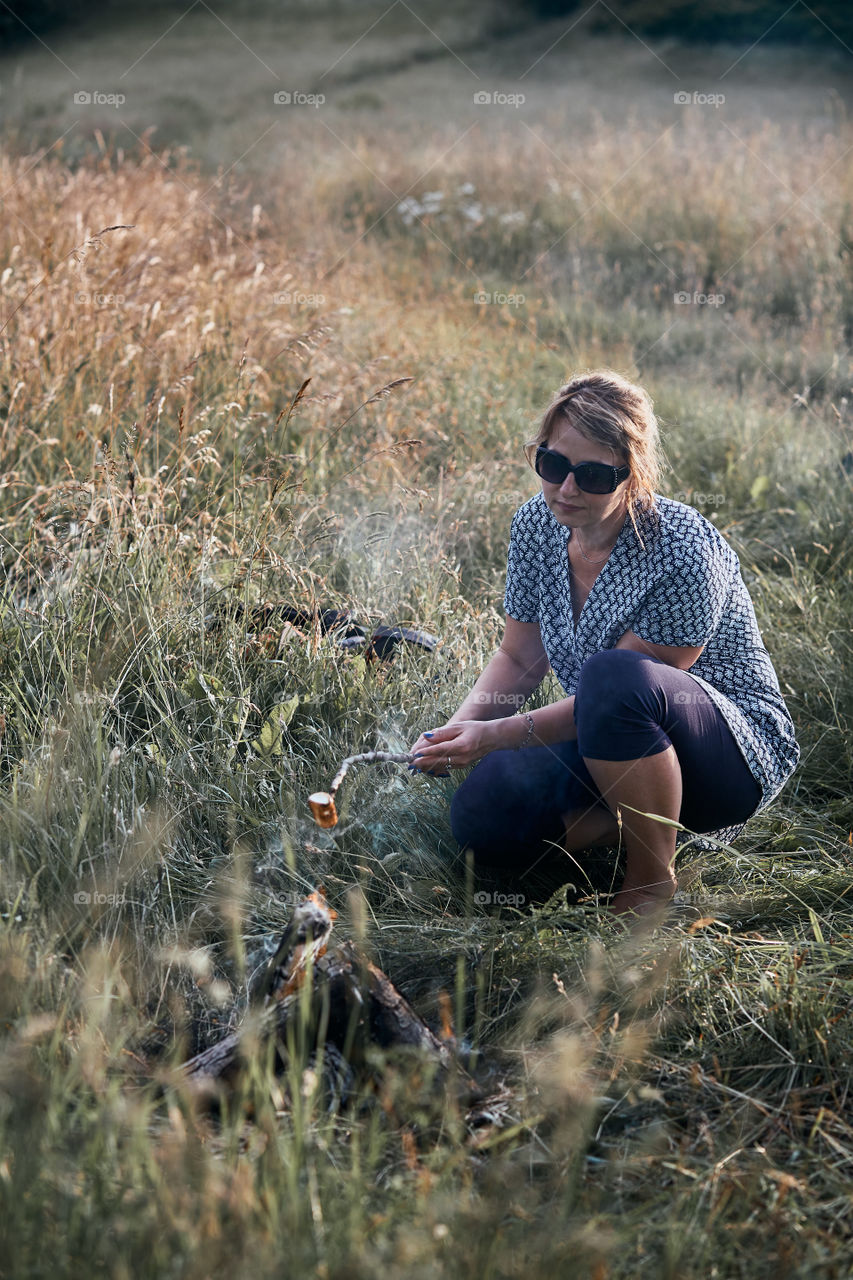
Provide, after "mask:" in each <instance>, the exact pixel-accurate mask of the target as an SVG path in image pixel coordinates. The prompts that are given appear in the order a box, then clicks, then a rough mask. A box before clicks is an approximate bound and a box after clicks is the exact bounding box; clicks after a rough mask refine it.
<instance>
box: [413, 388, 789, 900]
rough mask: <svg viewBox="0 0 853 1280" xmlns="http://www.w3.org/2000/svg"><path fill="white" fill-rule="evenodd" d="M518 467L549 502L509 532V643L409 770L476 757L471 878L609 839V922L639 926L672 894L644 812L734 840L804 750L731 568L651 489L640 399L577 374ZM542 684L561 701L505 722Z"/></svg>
mask: <svg viewBox="0 0 853 1280" xmlns="http://www.w3.org/2000/svg"><path fill="white" fill-rule="evenodd" d="M526 452H527V454H528V460H530V461H532V462H533V465H534V467H535V469H536V472H537V474H538V475H539V477H540V479H541V481H542V490H541V492H540V493H537V494H536V496H535V497H533V498H531V499H530V501H529V502H525V503H524V505H523V506H522V507H520V508H519V509H518V511H516V513H515V515H514V517H513V520H512V528H511V536H510V546H509V555H508V563H507V582H506V596H505V600H504V608H505V611H506V615H507V616H506V629H505V632H504V637H503V640H502V641H501V644H500V647H499V648H498V650H497V652H496V653H495V655H494V656H493V657H492V659H491V660H490V662H489V663H488V665H487V667H486V669H485V670H484V671H483V673H482V675H481V676H480V677H479V679H478V680H477V682H476V684H475V685H474V687H473V689H472V690H471V692H470V694H469V695H468V697H467V698H466V699H465V701H464V702H463V703H462V706H461V707H460V708H459V710H458V711H457V712H456V713H455V715H453V716H452V717H451V718H450V720H449V721H448V722H447V724H446V725H444V726H443V727H442V728H438V729H435V730H432V731H428V732H425V733H424V734H422V735H421V736H420V737H419V738H418V740H417V742H416V743H415V744H414V746H413V747H412V751H413V753H414V754H415V756H416V757H417V764H415V765H413V766H412V767H413V768H415V769H418V770H423V771H424V772H426V773H433V774H435V773H438V772H446V770H448V769H454V768H457V769H458V768H462V767H464V766H466V765H470V764H473V763H474V762H475V761H480V764H479V765H478V766H477V768H475V769H473V770H472V771H471V773H470V774H469V775H468V777H467V778H466V779H465V781H464V782H463V783H462V785H461V786H460V787H459V788H458V789H457V791H456V793H455V795H454V797H453V802H452V805H451V826H452V829H453V833H454V836H455V838H456V839H457V840H458V841H459V843H460V844H462V845H464V846H468V847H470V848H471V849H472V851H473V854H474V857H475V862H476V863H477V865H478V866H486V865H488V866H490V867H496V866H500V867H503V868H504V869H508V870H509V869H511V870H513V871H515V872H516V873H518V872H522V871H529V870H530V869H531V868H532V867H534V866H535V865H536V864H537V862H540V861H541V860H543V859H547V858H548V856H549V851H553V850H554V848H555V847H559V849H560V850H565V853H566V854H569V855H573V856H574V855H577V854H580V853H582V852H583V851H584V850H586V849H588V848H589V847H591V846H593V845H600V844H607V843H613V844H615V843H617V841H619V840H620V827H621V843H622V844H623V846H624V852H625V858H626V873H625V879H624V882H623V884H622V886H621V890H620V892H619V893H617V894H616V896H615V898H614V899H613V901H612V903H611V908H612V910H614V911H615V912H617V913H626V912H636V913H638V914H645V913H646V912H649V911H652V910H655V909H656V908H658V907H659V906H660V905H661V904H662V903H665V902H666V901H667V900H668V899H669V898H671V897H672V895H673V894H674V892H675V889H676V887H677V885H676V878H675V874H674V872H673V860H674V857H675V841H676V829H675V827H673V826H671V825H669V824H668V823H666V822H660V821H658V820H657V818H655V817H650V816H649V815H650V814H654V815H659V816H660V817H662V818H665V819H670V820H672V819H676V820H677V821H679V822H680V823H681V824H683V825H684V826H685V827H687V828H688V829H689V830H690V831H693V832H697V833H700V832H701V833H709V834H711V835H712V836H715V837H717V838H719V839H731V838H732V836H733V835H734V834H736V833H737V831H738V830H739V829H740V827H741V826H742V825H743V823H744V822H745V821H746V819H747V818H749V817H750V816H751V815H752V814H753V813H755V812H756V811H757V810H759V809H763V808H764V807H765V806H766V805H767V804H769V803H770V801H771V800H772V799H773V797H774V796H775V795H776V794H777V793H778V792H779V790H780V789H781V787H782V786H783V784H784V783H785V781H786V780H787V779H788V778H789V777H790V775H791V773H792V772H793V770H794V768H795V767H796V764H797V761H798V759H799V748H798V746H797V742H796V739H795V737H794V730H793V725H792V723H791V718H790V716H789V714H788V710H787V708H786V706H785V703H784V700H783V698H782V695H781V692H780V689H779V682H778V680H777V678H776V673H775V671H774V670H773V666H772V663H771V661H770V657H769V655H768V653H767V651H766V649H765V648H764V645H763V644H762V641H761V636H760V634H759V631H758V626H757V623H756V620H755V613H754V610H753V607H752V601H751V600H750V598H749V595H748V593H747V589H746V586H745V585H744V582H743V579H742V578H741V574H740V567H739V564H738V559H737V556H736V555H735V553H734V552H733V551H732V549H731V548H730V547H729V545H728V544H727V543H726V541H725V540H724V538H723V537H722V536H721V535H720V533H719V532H718V531H717V530H716V529H715V528H714V526H713V525H711V524H710V523H709V522H708V521H707V520H705V519H704V517H703V516H701V515H700V514H699V512H698V511H695V510H694V509H693V508H692V507H689V506H686V505H684V504H683V503H680V502H673V501H671V500H670V499H668V498H662V497H660V496H658V495H657V494H655V492H654V489H655V486H656V484H657V481H658V476H659V465H660V464H659V454H658V428H657V422H656V419H655V415H654V411H653V407H652V402H651V400H650V398H649V396H648V394H647V393H646V392H645V391H644V390H643V389H642V388H641V387H638V386H636V385H634V384H633V383H631V382H629V381H627V380H626V379H625V378H623V377H621V376H620V375H618V374H615V373H613V372H611V371H609V370H602V371H598V372H594V373H587V374H581V375H578V376H576V377H574V378H572V379H571V381H570V382H568V383H567V384H566V385H565V386H563V387H561V388H560V390H559V392H558V393H557V395H556V397H555V398H554V400H553V401H552V403H551V404H550V405H549V407H548V409H547V410H546V412H545V415H544V417H543V419H542V422H541V426H540V429H539V432H538V434H537V437H536V439H535V440H534V441H532V442H531V443H530V444H529V445H527V446H526ZM549 668H553V670H554V672H555V674H556V675H557V677H558V679H559V681H560V683H561V684H562V686H563V689H564V690H565V692H566V695H567V696H566V697H565V698H563V699H561V700H560V701H558V702H554V703H552V704H550V705H549V706H545V707H541V708H539V709H537V710H536V711H533V712H529V711H528V712H527V713H525V714H523V715H517V716H516V715H513V714H512V711H513V710H514V709H515V708H516V707H521V706H523V704H524V702H525V701H526V700H527V699H528V698H529V697H530V695H531V694H532V693H533V692H534V690H535V689H536V688H537V687H538V686H539V684H540V683H541V681H542V679H543V678H544V676H545V674H546V673H547V672H548V670H549ZM617 815H618V817H617ZM560 856H561V857H564V856H565V855H564V854H562V853H561V855H560ZM573 860H574V857H573ZM565 870H566V879H568V878H569V873H570V871H571V863H570V862H569V859H568V858H565Z"/></svg>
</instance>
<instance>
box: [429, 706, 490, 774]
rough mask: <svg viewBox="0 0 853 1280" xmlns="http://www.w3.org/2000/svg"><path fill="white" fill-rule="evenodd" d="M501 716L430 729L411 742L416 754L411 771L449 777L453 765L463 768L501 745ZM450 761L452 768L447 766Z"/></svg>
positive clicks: (457, 721) (458, 722)
mask: <svg viewBox="0 0 853 1280" xmlns="http://www.w3.org/2000/svg"><path fill="white" fill-rule="evenodd" d="M501 723H502V721H500V720H456V721H454V722H453V723H452V724H446V725H444V726H442V727H441V728H440V729H428V730H426V731H425V732H424V733H422V734H421V736H420V737H419V738H418V740H417V742H416V743H415V744H414V745H413V746H412V748H411V753H412V755H413V756H415V757H417V758H416V759H415V760H413V761H412V763H411V764H410V765H409V769H410V771H411V772H412V773H429V774H432V775H433V776H435V777H439V778H447V777H449V776H450V769H451V768H452V769H464V768H466V767H467V766H468V765H470V764H474V763H475V762H476V761H477V760H481V759H482V758H483V756H486V755H488V754H489V752H490V751H494V750H496V749H497V747H498V746H499V745H500V744H499V741H498V732H497V730H498V726H499V725H500V724H501ZM448 763H449V768H448Z"/></svg>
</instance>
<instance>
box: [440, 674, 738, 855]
mask: <svg viewBox="0 0 853 1280" xmlns="http://www.w3.org/2000/svg"><path fill="white" fill-rule="evenodd" d="M575 724H576V725H577V731H578V737H577V741H570V742H559V743H556V744H554V745H552V746H547V747H542V746H540V747H527V748H524V749H523V750H521V751H515V750H501V751H491V752H490V753H489V754H488V755H487V756H484V757H483V759H482V760H479V761H478V762H477V764H476V765H475V766H474V768H473V769H472V770H471V772H470V773H469V774H468V777H467V778H466V779H465V780H464V782H462V783H461V785H460V786H459V787H458V788H457V790H456V791H455V793H454V795H453V799H452V801H451V805H450V825H451V829H452V831H453V835H454V838H455V839H456V840H457V841H458V842H459V844H460V845H463V846H465V847H468V848H470V849H471V850H472V852H473V854H474V859H475V862H477V863H483V864H487V865H489V866H494V867H497V866H501V865H503V866H506V867H512V868H513V869H515V870H518V871H520V870H522V869H523V868H524V866H525V865H530V864H531V863H533V862H535V861H536V860H537V859H538V858H540V857H541V855H542V854H543V853H544V852H545V851H546V850H547V848H548V846H549V843H550V844H551V845H553V844H555V843H558V842H559V841H560V840H561V839H562V837H563V835H564V834H565V824H564V821H563V817H562V815H563V814H565V813H568V812H570V811H577V810H579V809H580V810H583V809H588V808H590V807H594V806H596V805H603V804H604V801H603V800H602V799H601V794H600V792H599V791H598V788H597V787H596V785H595V783H594V782H593V780H592V777H591V776H590V773H589V771H588V769H587V767H586V765H585V764H584V760H583V757H586V758H587V759H589V760H637V759H639V758H640V757H642V756H651V755H656V754H657V753H658V752H661V751H665V750H666V749H667V747H669V746H672V747H674V748H675V752H676V755H677V756H678V762H679V764H680V766H681V775H682V781H683V796H682V806H681V813H680V815H679V821H680V822H681V823H683V825H684V826H685V827H687V828H689V829H690V830H691V831H694V832H707V831H716V830H719V829H720V828H722V827H731V826H737V825H739V824H740V823H743V822H745V821H746V819H747V818H748V817H750V815H751V814H753V813H754V812H755V810H756V809H757V808H758V806H759V804H760V803H761V795H762V793H761V788H760V786H759V784H758V782H757V781H756V779H755V778H754V776H753V774H752V773H751V771H750V769H749V767H748V765H747V763H746V761H745V760H744V758H743V755H742V754H741V752H740V748H739V747H738V745H737V743H736V742H735V739H734V737H733V736H732V732H731V730H730V729H729V727H728V725H727V724H726V722H725V719H724V718H723V716H722V713H721V712H720V711H719V710H718V708H717V707H716V706H715V705H714V703H713V702H712V701H711V698H710V697H709V695H708V694H707V692H706V691H705V690H704V689H703V687H702V686H701V685H700V684H698V683H697V682H696V681H695V680H694V679H693V678H692V676H690V675H688V674H687V672H686V671H679V670H677V669H676V668H675V667H671V666H668V665H667V664H666V663H664V662H661V661H659V660H658V659H657V658H652V657H649V656H647V655H646V654H642V653H636V652H634V651H633V650H631V649H604V650H602V651H601V652H599V653H596V654H593V656H592V657H591V658H589V659H588V660H587V661H586V662H585V663H584V664H583V667H582V668H581V673H580V678H579V680H578V686H577V690H576V692H575Z"/></svg>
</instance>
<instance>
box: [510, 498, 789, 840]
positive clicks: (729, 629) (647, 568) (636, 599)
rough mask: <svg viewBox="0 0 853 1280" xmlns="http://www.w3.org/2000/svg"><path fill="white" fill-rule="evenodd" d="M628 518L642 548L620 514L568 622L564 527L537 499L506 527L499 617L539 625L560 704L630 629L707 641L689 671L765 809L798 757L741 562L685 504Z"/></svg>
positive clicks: (676, 641) (665, 639) (682, 641)
mask: <svg viewBox="0 0 853 1280" xmlns="http://www.w3.org/2000/svg"><path fill="white" fill-rule="evenodd" d="M636 519H637V527H638V529H639V532H640V535H641V537H642V545H641V543H640V540H639V539H638V538H637V534H636V533H635V531H634V528H633V525H632V523H631V520H630V519H629V518H627V517H626V519H625V524H624V525H623V527H622V530H621V532H620V534H619V537H618V538H617V540H616V544H615V546H614V548H613V550H612V551H611V553H610V556H609V558H608V559H607V560H606V561H605V563H604V565H603V566H602V568H601V570H600V572H599V574H598V577H597V578H596V579H595V582H594V583H593V586H592V590H591V591H590V593H589V596H588V597H587V599H586V601H585V603H584V606H583V609H582V610H581V613H580V616H579V618H578V620H577V625H575V622H574V617H573V613H572V602H571V568H570V565H569V557H568V542H569V539H570V538H571V530H570V529H568V528H566V527H565V526H564V525H561V524H560V522H559V521H558V520H557V519H556V517H555V516H554V515H553V513H552V512H551V511H550V509H549V507H548V505H547V503H546V502H545V498H544V496H543V494H542V493H541V491H540V492H539V493H537V494H536V495H535V497H533V498H531V499H530V501H529V502H525V504H524V506H522V507H519V509H518V510H517V511H516V513H515V515H514V516H513V519H512V527H511V533H510V545H509V553H508V557H507V579H506V594H505V597H504V610H505V612H506V613H508V614H509V615H510V617H512V618H516V619H517V620H518V621H519V622H538V623H539V629H540V631H541V633H542V643H543V646H544V648H545V652H546V654H547V655H548V660H549V662H550V663H551V667H552V669H553V671H554V673H555V675H556V676H557V679H558V680H559V681H560V684H561V685H562V686H563V689H564V690H565V692H566V696H567V697H568V696H571V695H572V694H573V693H574V692H575V688H576V686H577V681H578V675H579V673H580V668H581V665H582V664H583V663H584V662H585V661H586V659H587V658H589V657H590V656H591V655H592V654H593V653H598V652H599V651H600V650H601V649H612V648H613V647H614V646H615V645H616V642H617V641H618V640H619V639H620V638H621V636H623V635H624V634H625V632H626V631H633V632H634V633H635V634H636V635H637V636H639V637H640V639H642V640H648V641H649V643H650V644H666V645H697V646H698V645H703V646H704V648H703V649H702V652H701V654H700V655H699V657H698V659H697V660H696V662H694V664H693V666H692V667H691V668H690V671H689V674H690V675H691V676H692V677H693V679H694V680H696V681H697V683H699V684H700V685H701V686H702V688H703V689H705V690H706V691H707V693H708V695H709V696H710V698H711V699H712V701H713V702H714V704H715V706H717V707H719V709H720V711H721V713H722V715H723V716H724V718H725V721H726V723H727V724H728V726H729V728H730V729H731V731H732V734H733V735H734V738H735V741H736V742H737V744H738V746H739V748H740V750H741V753H742V755H743V757H744V759H745V760H746V763H747V764H748V765H749V768H750V770H751V772H752V774H753V776H754V777H755V779H756V780H757V781H758V783H759V785H760V787H761V793H762V799H761V803H760V804H759V806H758V807H759V809H763V808H765V806H766V805H768V804H769V803H770V801H771V800H772V799H773V797H774V796H775V795H777V793H778V792H779V791H780V790H781V788H782V786H783V785H784V783H785V782H786V781H787V779H788V778H789V777H790V775H791V774H792V773H793V771H794V769H795V767H796V765H797V761H798V760H799V757H800V751H799V747H798V745H797V741H796V738H795V737H794V726H793V724H792V722H791V717H790V715H789V714H788V709H787V707H786V706H785V702H784V699H783V698H782V693H781V691H780V688H779V681H778V679H777V678H776V672H775V671H774V669H773V664H772V662H771V661H770V655H769V654H768V652H767V650H766V649H765V648H764V645H763V643H762V640H761V633H760V632H759V630H758V623H757V622H756V619H755V610H754V609H753V606H752V601H751V599H750V598H749V593H748V591H747V589H746V584H745V583H744V581H743V578H742V577H741V573H740V563H739V561H738V558H737V556H736V555H735V553H734V551H733V550H732V549H731V547H730V546H729V545H728V543H727V542H726V541H725V539H724V538H723V536H722V534H720V533H719V532H718V530H717V529H715V528H714V526H713V525H712V524H710V523H709V521H707V520H706V519H705V517H704V516H702V515H700V514H699V512H698V511H696V510H694V508H693V507H688V506H686V505H685V504H684V503H682V502H673V501H672V500H671V499H669V498H662V497H658V496H656V497H655V506H654V511H640V512H637V514H636ZM726 830H727V831H728V830H733V831H736V830H737V828H734V829H728V828H727V829H726ZM715 834H716V833H715ZM721 838H726V837H725V836H723V837H721Z"/></svg>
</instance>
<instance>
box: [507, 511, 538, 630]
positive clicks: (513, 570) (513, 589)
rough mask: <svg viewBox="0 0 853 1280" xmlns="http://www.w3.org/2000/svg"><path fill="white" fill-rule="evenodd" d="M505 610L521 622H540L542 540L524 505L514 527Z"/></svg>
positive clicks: (515, 518)
mask: <svg viewBox="0 0 853 1280" xmlns="http://www.w3.org/2000/svg"><path fill="white" fill-rule="evenodd" d="M504 612H505V613H508V614H509V616H510V617H511V618H515V619H516V621H518V622H538V621H539V539H538V537H537V533H536V529H535V527H534V524H533V521H532V519H531V518H530V512H529V511H525V509H524V508H523V507H522V508H521V509H520V510H518V511H516V513H515V515H514V516H513V518H512V525H511V527H510V537H509V551H508V552H507V561H506V591H505V594H504Z"/></svg>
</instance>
